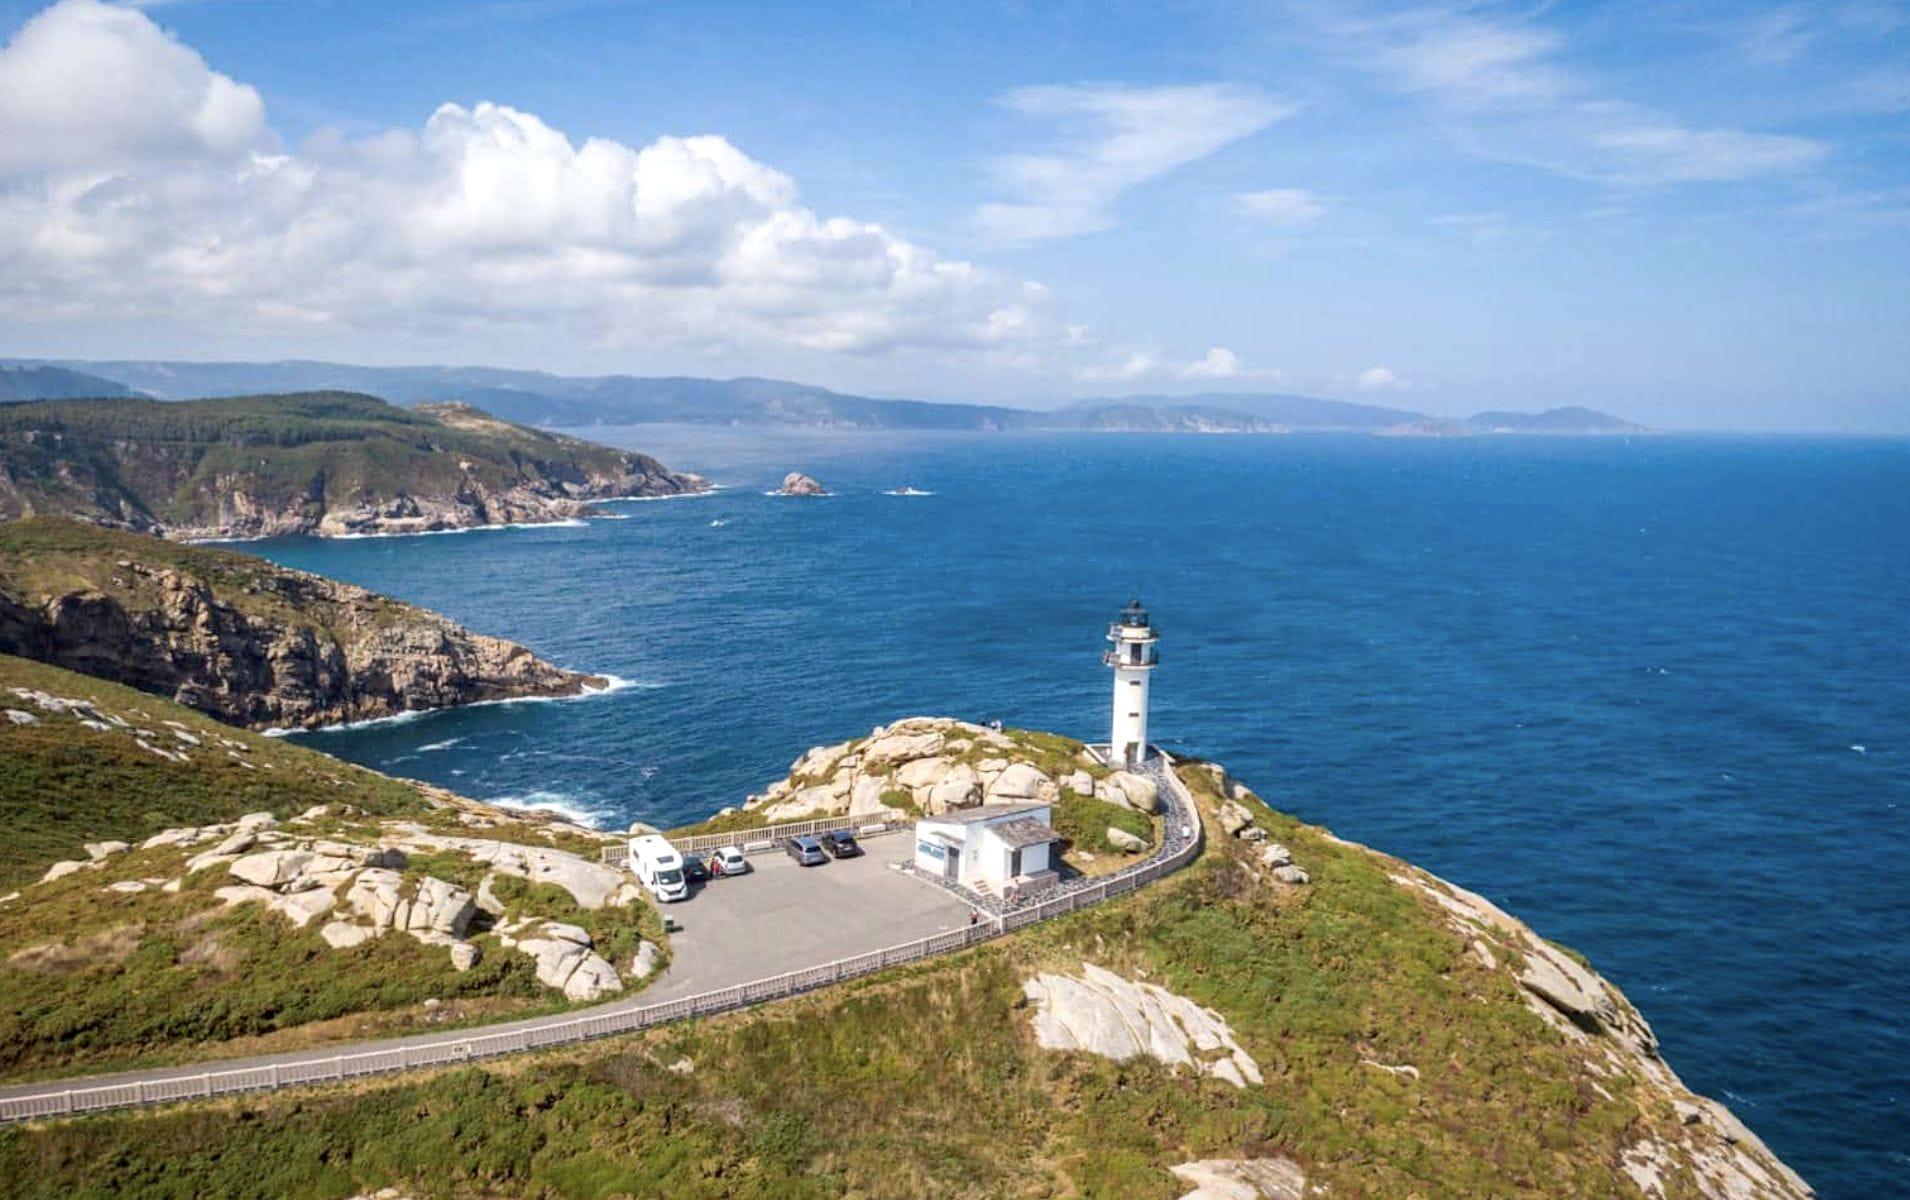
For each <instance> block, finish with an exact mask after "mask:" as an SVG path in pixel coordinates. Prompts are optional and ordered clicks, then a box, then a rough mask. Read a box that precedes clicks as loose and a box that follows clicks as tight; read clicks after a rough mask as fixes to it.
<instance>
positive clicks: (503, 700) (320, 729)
mask: <svg viewBox="0 0 1910 1200" xmlns="http://www.w3.org/2000/svg"><path fill="white" fill-rule="evenodd" d="M560 669H561V668H560ZM589 678H590V679H602V680H605V681H606V682H605V685H604V686H603V687H592V686H590V684H589V683H588V682H585V683H584V684H583V685H582V687H581V688H580V689H579V690H578V691H575V692H570V693H568V694H566V695H562V696H500V697H498V698H497V699H495V700H473V701H471V702H470V703H469V704H446V705H442V706H440V707H438V708H407V709H405V710H404V711H403V712H396V713H392V714H390V715H389V716H383V717H365V718H364V719H362V720H358V721H340V722H336V723H334V724H331V725H305V726H299V727H296V728H292V727H287V726H282V725H275V726H272V727H271V728H269V729H260V730H255V731H254V732H256V733H258V734H259V735H260V736H261V737H272V738H282V737H294V736H298V735H301V734H325V733H356V732H359V731H362V730H366V729H376V728H379V727H381V726H386V725H409V724H411V723H412V722H414V721H421V720H424V719H425V718H426V717H432V716H437V715H439V714H441V713H453V712H463V711H465V710H466V709H472V708H498V707H503V706H506V705H512V704H571V703H576V702H577V701H580V700H596V699H599V698H601V697H604V696H610V695H614V694H616V693H618V692H628V691H634V690H646V689H651V688H660V687H665V686H667V685H665V684H661V683H645V682H642V681H640V680H635V679H625V678H624V677H623V676H621V675H610V674H606V673H598V674H594V675H591V676H589Z"/></svg>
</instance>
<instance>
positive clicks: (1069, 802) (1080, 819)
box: [1051, 792, 1159, 866]
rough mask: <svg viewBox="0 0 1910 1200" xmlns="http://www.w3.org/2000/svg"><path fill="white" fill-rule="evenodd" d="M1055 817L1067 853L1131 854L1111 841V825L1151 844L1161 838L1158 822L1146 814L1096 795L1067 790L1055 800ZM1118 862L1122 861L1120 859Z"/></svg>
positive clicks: (1054, 821) (1099, 855) (1119, 856)
mask: <svg viewBox="0 0 1910 1200" xmlns="http://www.w3.org/2000/svg"><path fill="white" fill-rule="evenodd" d="M1051 820H1052V822H1053V824H1054V829H1055V832H1056V833H1058V834H1060V835H1061V837H1062V838H1063V840H1064V841H1065V842H1066V843H1067V845H1066V847H1065V848H1064V850H1063V854H1064V856H1068V855H1072V854H1073V853H1074V852H1077V851H1081V850H1086V851H1089V852H1090V853H1092V854H1094V855H1096V856H1097V858H1102V857H1106V856H1112V857H1113V858H1115V859H1123V858H1126V857H1127V853H1126V852H1125V851H1123V850H1121V849H1120V848H1119V847H1117V846H1115V845H1114V843H1113V842H1111V841H1109V840H1108V830H1109V829H1110V828H1112V829H1119V830H1122V831H1124V832H1126V833H1131V834H1133V835H1134V836H1135V837H1138V838H1140V839H1141V840H1142V841H1144V842H1146V843H1147V844H1148V845H1150V846H1152V845H1154V844H1155V843H1156V842H1157V841H1159V839H1158V838H1157V837H1156V836H1155V830H1154V821H1153V820H1152V819H1151V818H1150V817H1148V815H1147V814H1146V813H1138V812H1135V811H1134V810H1133V809H1131V808H1128V807H1126V806H1124V805H1120V804H1112V803H1110V802H1108V801H1106V800H1096V799H1094V798H1093V797H1092V796H1076V795H1074V794H1072V793H1066V792H1064V793H1063V794H1062V796H1061V798H1060V799H1059V800H1057V801H1055V804H1054V808H1053V810H1052V816H1051ZM1115 865H1116V866H1119V865H1121V864H1120V863H1118V862H1116V863H1115Z"/></svg>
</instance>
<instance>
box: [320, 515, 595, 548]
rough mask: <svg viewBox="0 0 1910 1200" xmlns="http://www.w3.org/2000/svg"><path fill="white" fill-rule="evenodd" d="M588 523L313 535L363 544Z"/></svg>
mask: <svg viewBox="0 0 1910 1200" xmlns="http://www.w3.org/2000/svg"><path fill="white" fill-rule="evenodd" d="M589 524H590V522H589V521H586V520H585V519H584V518H582V517H565V518H564V519H563V520H561V521H511V522H507V523H505V524H501V525H466V526H464V527H463V528H462V529H397V530H384V531H380V532H377V533H334V534H330V535H329V536H328V535H324V534H314V535H313V536H315V537H323V538H324V539H325V540H326V541H328V542H363V541H369V540H371V539H372V538H400V537H449V536H451V535H452V534H454V533H496V532H499V531H500V530H505V529H582V528H584V527H586V526H587V525H589Z"/></svg>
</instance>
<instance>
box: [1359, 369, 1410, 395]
mask: <svg viewBox="0 0 1910 1200" xmlns="http://www.w3.org/2000/svg"><path fill="white" fill-rule="evenodd" d="M1353 386H1354V387H1356V388H1358V389H1360V390H1361V391H1362V392H1378V391H1385V390H1387V389H1404V388H1406V387H1409V386H1411V385H1410V384H1408V383H1407V381H1406V380H1405V379H1402V378H1401V377H1400V376H1399V375H1398V374H1396V373H1395V372H1394V371H1393V369H1392V368H1391V367H1368V368H1366V369H1365V370H1364V371H1361V372H1360V373H1359V374H1358V375H1355V376H1354V377H1353Z"/></svg>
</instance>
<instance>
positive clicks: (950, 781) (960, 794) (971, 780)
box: [917, 763, 982, 816]
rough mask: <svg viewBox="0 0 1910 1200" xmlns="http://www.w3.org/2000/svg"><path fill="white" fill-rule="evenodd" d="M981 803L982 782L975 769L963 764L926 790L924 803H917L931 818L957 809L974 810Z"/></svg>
mask: <svg viewBox="0 0 1910 1200" xmlns="http://www.w3.org/2000/svg"><path fill="white" fill-rule="evenodd" d="M981 802H982V780H981V776H980V775H978V774H976V773H975V768H973V767H971V766H969V765H968V764H966V763H963V764H962V765H960V766H957V767H954V768H952V769H951V770H950V771H949V772H948V774H946V775H944V776H942V778H941V780H940V781H939V782H937V783H936V784H934V785H933V786H932V787H930V788H929V789H928V797H927V799H926V800H925V801H917V803H918V804H920V806H921V808H922V810H923V811H924V812H927V813H928V814H930V815H931V816H941V815H942V814H943V813H947V812H953V811H955V810H956V809H958V808H974V807H975V806H976V805H978V804H980V803H981Z"/></svg>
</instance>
